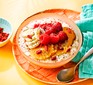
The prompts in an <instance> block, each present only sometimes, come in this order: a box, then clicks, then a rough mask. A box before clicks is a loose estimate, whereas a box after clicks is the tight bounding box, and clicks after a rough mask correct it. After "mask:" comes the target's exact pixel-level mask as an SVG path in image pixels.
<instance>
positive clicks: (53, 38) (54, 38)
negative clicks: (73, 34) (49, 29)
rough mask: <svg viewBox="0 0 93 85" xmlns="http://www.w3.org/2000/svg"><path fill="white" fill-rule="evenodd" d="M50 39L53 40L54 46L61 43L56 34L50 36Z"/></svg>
mask: <svg viewBox="0 0 93 85" xmlns="http://www.w3.org/2000/svg"><path fill="white" fill-rule="evenodd" d="M50 39H51V40H50V41H51V43H52V44H56V43H58V42H59V36H58V35H56V34H54V33H51V34H50Z"/></svg>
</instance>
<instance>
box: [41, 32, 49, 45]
mask: <svg viewBox="0 0 93 85" xmlns="http://www.w3.org/2000/svg"><path fill="white" fill-rule="evenodd" d="M40 41H41V44H43V45H47V44H49V43H50V36H49V35H48V34H41V35H40Z"/></svg>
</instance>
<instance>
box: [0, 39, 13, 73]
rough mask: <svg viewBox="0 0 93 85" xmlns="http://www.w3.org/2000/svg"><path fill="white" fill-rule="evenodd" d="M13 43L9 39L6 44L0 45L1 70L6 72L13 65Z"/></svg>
mask: <svg viewBox="0 0 93 85" xmlns="http://www.w3.org/2000/svg"><path fill="white" fill-rule="evenodd" d="M13 61H14V59H13V54H12V43H11V42H10V41H9V42H8V43H7V44H6V45H5V46H3V47H0V72H4V71H6V70H8V69H9V68H11V67H12V65H13Z"/></svg>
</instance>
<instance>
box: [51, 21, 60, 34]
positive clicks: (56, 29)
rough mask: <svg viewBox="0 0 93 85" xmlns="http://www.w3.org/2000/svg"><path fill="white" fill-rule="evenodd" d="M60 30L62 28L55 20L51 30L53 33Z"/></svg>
mask: <svg viewBox="0 0 93 85" xmlns="http://www.w3.org/2000/svg"><path fill="white" fill-rule="evenodd" d="M61 30H62V25H61V23H60V22H56V23H55V24H54V25H53V26H52V31H53V32H54V33H56V32H59V31H61Z"/></svg>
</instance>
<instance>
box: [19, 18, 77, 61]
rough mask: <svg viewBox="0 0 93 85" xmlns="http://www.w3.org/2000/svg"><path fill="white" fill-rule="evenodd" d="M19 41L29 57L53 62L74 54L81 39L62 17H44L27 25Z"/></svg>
mask: <svg viewBox="0 0 93 85" xmlns="http://www.w3.org/2000/svg"><path fill="white" fill-rule="evenodd" d="M18 43H19V46H20V48H21V50H22V51H23V52H24V53H25V55H26V56H27V57H30V58H32V59H35V60H37V61H40V62H44V63H47V62H48V63H53V62H59V61H61V60H65V59H67V58H69V56H71V55H73V54H74V53H75V52H76V50H77V48H78V45H79V39H78V36H76V34H75V32H74V30H73V29H72V28H71V27H70V26H69V25H68V24H66V23H63V22H61V20H60V19H56V18H44V19H39V20H34V21H32V22H30V23H29V24H28V25H26V26H25V27H24V28H23V29H22V30H21V33H20V35H19V39H18Z"/></svg>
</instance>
